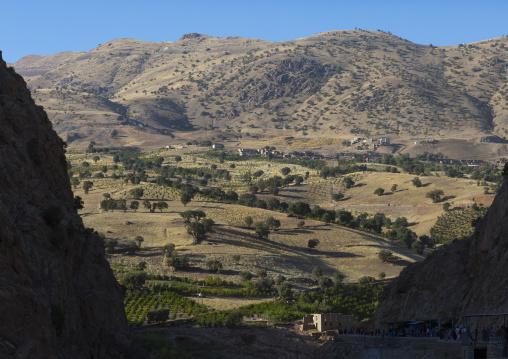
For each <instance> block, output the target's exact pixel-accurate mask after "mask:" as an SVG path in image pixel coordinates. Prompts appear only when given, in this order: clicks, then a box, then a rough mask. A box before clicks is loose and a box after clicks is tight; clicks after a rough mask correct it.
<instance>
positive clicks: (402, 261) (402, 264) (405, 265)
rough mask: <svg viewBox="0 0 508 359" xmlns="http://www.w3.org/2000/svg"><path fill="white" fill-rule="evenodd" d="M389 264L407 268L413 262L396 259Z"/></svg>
mask: <svg viewBox="0 0 508 359" xmlns="http://www.w3.org/2000/svg"><path fill="white" fill-rule="evenodd" d="M388 263H391V264H395V265H396V266H402V267H407V266H408V265H410V264H412V262H410V261H407V260H405V259H402V258H395V259H391V260H389V261H388Z"/></svg>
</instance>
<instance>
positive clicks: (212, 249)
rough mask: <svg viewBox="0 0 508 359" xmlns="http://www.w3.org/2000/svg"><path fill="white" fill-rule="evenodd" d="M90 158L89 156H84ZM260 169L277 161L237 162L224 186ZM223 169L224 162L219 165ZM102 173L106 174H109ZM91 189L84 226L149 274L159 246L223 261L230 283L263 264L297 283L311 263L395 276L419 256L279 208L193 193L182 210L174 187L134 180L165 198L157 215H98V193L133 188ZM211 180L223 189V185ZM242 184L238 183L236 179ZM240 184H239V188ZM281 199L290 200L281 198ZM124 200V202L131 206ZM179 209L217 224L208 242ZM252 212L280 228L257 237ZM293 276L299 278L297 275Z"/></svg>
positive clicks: (104, 184)
mask: <svg viewBox="0 0 508 359" xmlns="http://www.w3.org/2000/svg"><path fill="white" fill-rule="evenodd" d="M173 153H178V152H177V151H164V152H158V153H157V155H162V156H164V157H166V158H169V160H171V154H173ZM70 158H71V160H72V161H73V163H81V162H82V161H83V160H85V159H86V158H87V157H86V156H85V155H81V154H73V155H70ZM183 159H184V160H183V161H182V162H181V163H180V164H181V165H183V166H196V165H197V166H204V165H205V164H204V163H203V160H202V159H198V161H197V162H196V164H194V163H193V162H192V158H191V156H189V155H184V158H183ZM88 160H89V161H90V159H88ZM111 164H112V158H111V156H101V159H100V160H99V161H98V162H97V164H94V166H96V167H97V166H98V167H97V168H99V167H100V166H103V165H111ZM253 165H254V166H257V167H255V168H262V169H263V170H264V171H265V173H266V175H267V176H271V175H274V174H276V173H280V168H281V167H282V165H272V166H270V167H268V166H267V165H266V166H265V164H264V163H262V164H261V166H260V164H259V163H254V164H252V163H249V162H239V163H237V166H236V168H235V169H234V170H231V169H230V170H231V171H232V175H233V179H232V180H231V181H230V182H228V183H224V185H229V188H234V189H235V190H239V187H237V186H239V182H240V181H239V179H238V178H237V175H239V174H241V173H243V172H245V171H246V170H247V169H248V168H251V169H252V168H254V167H252V166H253ZM218 166H219V167H222V166H223V168H227V167H228V164H227V163H226V164H222V165H221V164H218ZM290 167H291V169H292V171H293V172H294V173H303V172H302V170H304V169H303V168H301V167H299V166H294V165H290ZM108 174H110V173H109V172H108ZM93 181H94V187H93V188H92V190H91V191H90V193H89V194H87V195H85V194H83V191H82V190H81V189H78V190H76V191H75V194H76V195H80V196H81V197H82V198H83V199H84V202H85V208H84V209H83V210H82V211H81V212H80V213H81V216H82V218H83V221H84V223H85V225H86V226H88V227H92V228H94V229H95V230H97V231H99V232H102V233H104V234H106V236H107V237H108V238H118V239H119V243H120V251H119V252H118V253H116V254H114V255H112V256H111V257H110V261H111V262H119V261H124V262H127V263H129V262H131V263H137V262H140V261H146V262H147V263H148V266H149V271H150V272H158V273H170V270H169V268H167V267H166V266H164V263H163V258H162V253H161V248H162V247H163V246H164V245H165V244H168V243H175V244H176V245H177V249H178V251H179V253H182V254H187V255H190V258H191V262H192V263H193V264H194V265H196V266H199V267H201V268H205V265H204V264H205V262H206V260H208V259H214V258H216V259H219V260H220V261H221V262H222V263H223V264H224V265H225V272H224V276H225V277H226V278H227V279H228V280H237V279H238V277H237V274H238V273H239V272H240V271H243V270H250V271H252V272H254V271H255V270H257V269H260V268H265V269H267V270H268V272H269V273H270V275H273V276H277V275H278V274H283V275H285V276H286V277H290V278H294V279H295V280H296V281H297V283H302V284H303V285H309V284H312V283H311V282H310V281H309V278H310V273H311V271H312V269H313V267H314V266H316V265H319V266H321V267H322V268H323V270H324V271H325V273H326V274H327V275H332V274H333V272H334V271H337V270H339V271H341V272H343V273H344V274H346V275H347V281H355V280H357V279H358V278H360V277H361V276H364V275H371V276H377V275H378V273H379V272H385V273H386V274H387V276H388V277H389V278H392V277H395V276H397V275H398V273H399V272H400V270H401V269H402V268H403V267H405V266H406V265H407V264H408V263H412V262H414V261H419V260H421V258H422V257H421V256H419V255H418V254H416V252H414V251H412V250H408V249H406V248H403V247H401V246H399V245H397V244H396V243H394V242H393V241H390V240H388V239H386V238H385V237H382V236H378V235H375V234H370V233H365V232H361V231H355V230H351V229H348V228H344V227H340V226H326V225H325V224H324V223H322V222H317V221H312V220H305V222H306V226H305V228H303V229H298V228H297V223H298V222H299V221H300V219H297V218H291V217H287V216H286V215H285V214H283V213H277V212H272V211H267V210H263V209H259V208H249V207H244V206H237V205H228V204H224V203H217V202H209V201H203V200H202V199H201V198H196V199H195V200H193V201H192V202H191V203H190V204H188V205H187V206H186V207H184V206H183V205H182V204H181V203H180V200H179V196H178V193H177V192H173V193H169V192H165V191H163V190H162V189H160V188H159V189H155V187H154V186H153V185H151V184H146V183H145V184H141V186H143V187H144V188H145V197H144V198H149V199H153V200H156V197H158V198H159V200H162V196H164V199H163V200H164V201H167V203H168V205H169V208H168V209H167V210H164V211H163V212H159V211H157V212H156V213H149V212H148V211H147V210H146V209H145V208H140V209H139V210H138V211H137V212H133V211H131V210H127V211H126V212H123V211H114V212H102V211H101V210H100V209H99V204H100V201H101V200H103V199H104V197H103V194H104V193H109V194H110V195H111V196H112V197H113V198H125V197H126V196H127V197H128V195H126V194H127V193H128V191H129V189H130V188H132V187H133V186H132V185H125V184H124V182H123V181H120V180H118V181H114V180H112V179H110V178H106V179H96V178H94V180H93ZM216 185H220V186H222V185H223V183H217V184H216ZM243 186H244V184H243ZM242 188H243V187H242ZM280 199H281V200H284V201H287V200H289V197H285V196H284V197H281V198H280ZM130 201H131V199H130V198H129V199H128V200H127V202H128V203H130ZM186 209H202V210H203V211H204V212H205V213H206V214H207V217H208V218H212V219H213V220H214V221H215V222H216V223H217V224H218V226H217V227H216V228H215V229H214V231H213V232H212V233H211V234H209V236H208V239H207V240H205V241H203V242H202V243H201V244H199V245H192V242H193V240H192V237H191V236H189V235H188V234H187V233H186V229H185V226H184V223H183V220H182V218H181V217H180V215H179V213H180V212H183V211H184V210H186ZM247 216H251V217H252V218H253V219H254V221H261V220H265V219H266V218H267V217H269V216H274V217H275V218H277V219H279V220H280V221H281V228H280V229H279V230H277V231H272V232H271V233H270V236H269V240H267V241H266V240H260V239H258V238H257V236H256V235H255V234H254V231H253V230H252V229H247V228H244V224H243V221H244V219H245V217H247ZM137 235H141V236H143V237H144V239H145V240H144V242H143V249H142V251H141V253H140V254H139V255H136V256H126V255H125V252H124V250H123V248H125V245H126V243H127V241H129V240H132V239H134V237H135V236H137ZM312 238H319V240H320V244H319V245H318V247H317V248H316V249H315V250H314V251H312V252H309V250H308V248H307V243H308V240H309V239H312ZM383 248H387V249H389V250H391V251H393V252H394V253H395V254H396V255H397V256H398V257H399V260H398V261H395V262H394V263H383V262H381V261H380V260H379V258H378V257H377V254H378V253H379V250H380V249H383ZM233 254H240V255H241V256H242V259H241V261H240V264H235V263H234V261H233V259H232V255H233ZM187 275H191V276H198V277H205V276H207V275H209V273H208V272H206V271H204V270H201V271H194V272H190V273H188V274H187ZM298 278H299V279H298Z"/></svg>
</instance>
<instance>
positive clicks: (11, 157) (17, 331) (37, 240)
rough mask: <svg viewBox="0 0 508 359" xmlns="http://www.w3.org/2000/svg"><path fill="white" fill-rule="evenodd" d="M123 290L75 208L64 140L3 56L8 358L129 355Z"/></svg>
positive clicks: (2, 303)
mask: <svg viewBox="0 0 508 359" xmlns="http://www.w3.org/2000/svg"><path fill="white" fill-rule="evenodd" d="M128 345H129V339H128V327H127V324H126V318H125V312H124V309H123V302H122V296H121V292H120V288H119V285H118V284H117V283H116V281H115V279H114V277H113V274H112V271H111V269H110V267H109V264H108V263H107V261H106V260H105V257H104V249H103V246H102V244H101V242H100V239H99V238H98V236H97V234H96V233H93V231H92V230H90V229H85V228H84V227H83V224H82V221H81V219H80V217H79V216H78V215H77V213H76V210H75V209H74V208H73V194H72V191H71V188H70V184H69V178H68V176H67V169H66V161H65V156H64V143H63V141H62V140H61V139H60V138H59V137H58V136H57V135H56V133H55V132H54V131H53V129H52V126H51V122H50V121H49V119H48V117H47V115H46V113H45V112H44V111H43V109H42V107H39V106H36V105H35V103H34V101H33V100H32V98H31V96H30V93H29V91H28V90H27V88H26V84H25V82H24V80H23V78H22V77H21V76H19V75H17V74H16V73H15V72H14V70H13V69H8V68H7V67H6V64H5V62H4V61H3V60H2V59H1V52H0V357H1V358H107V357H115V358H118V357H125V352H126V348H127V347H128Z"/></svg>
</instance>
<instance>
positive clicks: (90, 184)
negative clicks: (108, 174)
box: [83, 181, 93, 194]
mask: <svg viewBox="0 0 508 359" xmlns="http://www.w3.org/2000/svg"><path fill="white" fill-rule="evenodd" d="M92 187H93V182H92V181H85V182H83V191H85V194H88V191H89V190H90V189H91V188H92Z"/></svg>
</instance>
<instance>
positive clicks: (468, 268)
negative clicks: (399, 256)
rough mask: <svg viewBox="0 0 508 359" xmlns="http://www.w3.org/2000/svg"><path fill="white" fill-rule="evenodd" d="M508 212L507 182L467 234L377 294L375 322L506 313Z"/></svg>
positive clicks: (406, 272)
mask: <svg viewBox="0 0 508 359" xmlns="http://www.w3.org/2000/svg"><path fill="white" fill-rule="evenodd" d="M507 217H508V182H507V181H505V183H504V184H503V185H502V186H501V188H500V191H499V193H498V195H497V196H496V198H495V200H494V202H493V204H492V206H491V207H490V209H489V211H488V212H487V215H486V216H485V217H484V218H483V219H482V220H481V221H480V222H479V223H478V225H477V226H476V230H475V232H474V234H473V236H472V237H471V239H468V240H463V241H458V242H456V243H454V244H452V245H448V246H445V247H444V248H441V249H440V250H438V251H437V252H436V253H434V254H433V255H431V256H430V257H429V258H427V259H426V260H424V261H423V262H420V263H415V264H412V265H410V266H408V267H407V268H405V269H404V270H403V271H402V272H401V274H400V276H399V277H398V278H397V279H396V280H395V281H394V282H393V283H392V284H391V285H390V287H389V288H387V290H386V291H385V293H384V295H383V298H382V299H381V303H380V305H379V308H378V312H377V317H376V320H377V323H378V324H379V325H381V324H383V323H389V322H402V321H406V320H411V319H425V318H438V317H440V318H452V317H458V316H460V315H464V314H488V313H492V314H495V313H506V312H508V302H507V301H506V298H507V297H508V277H507V276H506V273H508V218H507Z"/></svg>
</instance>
